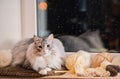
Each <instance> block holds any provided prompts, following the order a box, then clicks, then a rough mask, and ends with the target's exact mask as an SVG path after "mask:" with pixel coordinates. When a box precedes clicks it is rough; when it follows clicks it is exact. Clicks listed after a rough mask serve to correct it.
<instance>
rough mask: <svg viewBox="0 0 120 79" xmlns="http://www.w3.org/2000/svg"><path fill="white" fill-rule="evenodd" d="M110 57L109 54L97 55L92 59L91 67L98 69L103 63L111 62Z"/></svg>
mask: <svg viewBox="0 0 120 79" xmlns="http://www.w3.org/2000/svg"><path fill="white" fill-rule="evenodd" d="M112 59H113V57H112V55H111V54H110V53H98V54H96V55H95V56H93V58H92V64H91V67H94V68H95V67H99V66H100V65H101V63H102V62H103V61H108V62H112Z"/></svg>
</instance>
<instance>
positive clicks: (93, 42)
mask: <svg viewBox="0 0 120 79" xmlns="http://www.w3.org/2000/svg"><path fill="white" fill-rule="evenodd" d="M57 38H58V39H59V40H61V41H62V43H63V45H64V47H65V51H66V52H77V51H79V50H85V51H88V52H103V51H107V49H106V48H105V47H104V44H103V42H102V40H101V38H100V33H99V30H96V31H90V30H88V31H87V32H85V33H83V34H81V35H79V36H72V35H63V36H58V37H57Z"/></svg>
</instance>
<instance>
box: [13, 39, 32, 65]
mask: <svg viewBox="0 0 120 79" xmlns="http://www.w3.org/2000/svg"><path fill="white" fill-rule="evenodd" d="M31 43H33V38H28V39H24V40H21V41H20V42H18V43H17V44H16V45H15V46H14V47H13V49H12V50H11V53H12V63H11V65H12V66H16V65H22V64H23V66H24V65H25V64H28V62H27V61H25V60H26V57H25V56H26V51H27V49H28V46H29V45H30V44H31Z"/></svg>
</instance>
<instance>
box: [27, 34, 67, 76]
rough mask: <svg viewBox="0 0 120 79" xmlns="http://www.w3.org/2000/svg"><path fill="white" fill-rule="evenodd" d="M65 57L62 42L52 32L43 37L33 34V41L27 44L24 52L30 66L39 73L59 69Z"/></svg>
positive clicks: (42, 73) (43, 73)
mask: <svg viewBox="0 0 120 79" xmlns="http://www.w3.org/2000/svg"><path fill="white" fill-rule="evenodd" d="M65 57H66V55H65V50H64V46H63V45H62V42H61V41H60V40H58V39H56V38H54V35H53V34H50V35H49V36H48V37H46V38H44V39H42V38H39V37H37V36H34V43H32V44H30V45H29V47H28V50H27V53H26V58H27V60H28V61H29V62H30V64H31V67H32V68H33V69H34V70H35V71H37V72H38V73H39V74H41V75H47V74H48V71H51V70H52V69H57V70H61V69H62V66H63V65H64V60H65Z"/></svg>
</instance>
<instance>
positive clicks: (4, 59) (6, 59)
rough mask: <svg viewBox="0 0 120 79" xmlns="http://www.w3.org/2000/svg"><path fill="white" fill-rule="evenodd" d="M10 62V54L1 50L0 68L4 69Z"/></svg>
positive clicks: (8, 51)
mask: <svg viewBox="0 0 120 79" xmlns="http://www.w3.org/2000/svg"><path fill="white" fill-rule="evenodd" d="M11 61H12V54H11V52H10V50H1V51H0V67H6V66H8V65H10V63H11Z"/></svg>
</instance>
